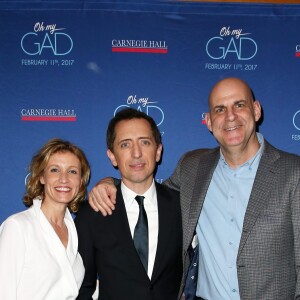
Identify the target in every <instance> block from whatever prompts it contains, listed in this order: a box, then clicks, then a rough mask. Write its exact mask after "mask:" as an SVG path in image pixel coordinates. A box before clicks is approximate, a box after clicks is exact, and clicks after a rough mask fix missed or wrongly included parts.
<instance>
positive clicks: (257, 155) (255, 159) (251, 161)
mask: <svg viewBox="0 0 300 300" xmlns="http://www.w3.org/2000/svg"><path fill="white" fill-rule="evenodd" d="M256 136H257V139H258V142H259V144H260V147H259V149H258V151H257V152H256V153H255V155H254V156H252V157H251V158H250V159H249V160H248V161H246V162H245V163H244V164H242V165H240V166H239V167H238V168H237V169H240V168H243V167H249V169H251V167H252V165H253V164H254V163H255V162H256V163H258V162H259V161H260V158H261V155H262V153H263V149H264V147H265V143H264V137H263V135H262V134H261V133H259V132H257V133H256ZM219 162H220V163H221V164H222V165H223V166H226V167H228V168H230V167H229V165H228V164H227V162H226V160H225V157H224V155H223V153H222V150H221V148H220V161H219ZM230 169H231V168H230Z"/></svg>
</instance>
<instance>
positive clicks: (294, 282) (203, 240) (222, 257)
mask: <svg viewBox="0 0 300 300" xmlns="http://www.w3.org/2000/svg"><path fill="white" fill-rule="evenodd" d="M260 117H261V106H260V103H259V102H258V101H257V100H256V99H254V95H253V93H252V91H251V89H250V87H249V86H248V84H247V83H246V82H244V81H243V80H240V79H238V78H226V79H223V80H221V81H219V82H218V83H217V84H216V85H215V86H214V87H213V88H212V90H211V92H210V95H209V113H207V115H206V122H207V127H208V129H209V130H210V131H211V132H212V133H213V135H214V137H215V138H216V139H217V141H218V143H219V147H218V148H215V149H199V150H194V151H191V152H188V153H186V154H185V155H184V156H183V157H182V158H181V159H180V161H179V163H178V165H177V167H176V169H175V171H174V173H173V174H172V176H171V177H170V178H169V179H167V180H166V181H165V182H164V184H165V185H167V186H168V187H171V188H173V189H176V190H178V191H179V192H180V201H181V209H182V219H183V238H184V240H183V254H184V259H185V261H184V272H185V273H186V272H187V268H188V265H189V259H188V255H187V250H188V248H189V246H190V244H191V241H192V238H193V234H194V231H196V234H197V237H198V245H199V269H198V282H197V283H198V284H197V291H196V295H197V298H196V299H208V300H220V299H222V300H223V299H224V300H225V299H242V300H248V299H249V300H253V299H255V300H269V299H276V300H292V299H300V157H299V156H297V155H293V154H289V153H286V152H283V151H280V150H278V149H276V148H274V147H273V146H271V145H270V144H269V143H268V142H267V141H266V140H265V139H264V138H263V136H262V134H260V133H257V132H256V123H257V122H258V121H259V119H260ZM103 186H105V187H106V189H107V191H108V195H109V196H110V197H111V198H112V199H113V198H114V196H113V191H114V187H113V185H111V184H104V185H103ZM103 186H102V188H101V189H103ZM94 189H95V190H93V191H92V193H91V194H90V198H91V199H90V202H91V204H93V203H94V204H93V205H94V208H96V209H97V207H98V208H99V205H100V204H101V201H100V203H98V204H95V203H96V198H95V197H94V196H95V195H96V194H95V192H97V193H99V191H98V189H100V186H98V187H97V188H94ZM108 199H109V198H108V197H107V196H105V197H102V201H107V202H106V208H107V207H112V206H111V205H112V204H111V202H110V201H108ZM112 203H113V202H112ZM95 206H96V207H95ZM102 209H103V207H102ZM107 212H108V213H111V211H110V210H109V209H108V210H107ZM183 285H184V281H183V282H182V286H181V291H182V290H183ZM180 293H181V292H180Z"/></svg>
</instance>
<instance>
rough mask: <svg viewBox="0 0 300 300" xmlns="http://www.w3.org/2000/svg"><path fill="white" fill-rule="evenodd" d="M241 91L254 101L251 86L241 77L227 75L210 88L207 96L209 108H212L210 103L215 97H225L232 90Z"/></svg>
mask: <svg viewBox="0 0 300 300" xmlns="http://www.w3.org/2000/svg"><path fill="white" fill-rule="evenodd" d="M237 90H239V91H242V92H243V94H244V96H245V97H246V99H247V100H249V101H254V100H255V99H254V98H253V93H252V91H251V88H250V87H249V85H248V84H247V82H245V81H244V80H242V79H239V78H235V77H229V78H225V79H222V80H220V81H218V82H217V83H216V84H215V85H214V86H213V87H212V89H211V91H210V94H209V96H208V105H209V108H210V110H211V109H212V103H213V100H214V99H215V98H219V97H221V98H227V97H230V95H232V93H233V92H234V91H237Z"/></svg>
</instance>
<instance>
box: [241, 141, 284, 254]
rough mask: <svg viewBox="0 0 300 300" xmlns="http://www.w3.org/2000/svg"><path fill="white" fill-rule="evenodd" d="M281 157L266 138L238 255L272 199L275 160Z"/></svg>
mask: <svg viewBox="0 0 300 300" xmlns="http://www.w3.org/2000/svg"><path fill="white" fill-rule="evenodd" d="M278 157H279V154H278V152H277V151H276V150H275V149H274V148H273V147H272V146H271V145H270V144H269V143H268V142H267V141H266V140H265V149H264V152H263V155H262V157H261V160H260V163H259V167H258V169H257V173H256V176H255V180H254V183H253V188H252V191H251V195H250V198H249V202H248V206H247V209H246V213H245V217H244V224H243V232H242V236H241V241H240V245H239V251H238V257H239V255H240V254H241V252H242V250H243V247H244V245H245V243H246V241H247V239H248V237H249V235H250V232H251V230H252V228H253V226H254V225H255V222H256V220H257V218H258V216H259V214H260V213H261V212H262V211H263V210H264V208H265V207H267V205H268V202H269V201H270V197H268V195H269V194H270V189H271V187H273V186H274V182H275V180H276V172H277V168H276V167H275V165H274V161H275V160H277V159H278Z"/></svg>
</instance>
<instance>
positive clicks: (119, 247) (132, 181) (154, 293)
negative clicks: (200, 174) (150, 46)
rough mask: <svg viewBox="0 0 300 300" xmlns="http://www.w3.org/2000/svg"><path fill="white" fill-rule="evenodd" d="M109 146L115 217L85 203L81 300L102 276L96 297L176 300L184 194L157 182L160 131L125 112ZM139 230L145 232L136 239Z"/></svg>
mask: <svg viewBox="0 0 300 300" xmlns="http://www.w3.org/2000/svg"><path fill="white" fill-rule="evenodd" d="M107 147H108V150H107V155H108V157H109V159H110V160H111V162H112V164H113V166H115V167H118V169H119V171H120V174H121V178H122V181H121V183H120V184H119V185H118V186H117V205H116V209H115V214H114V215H113V216H112V217H111V218H105V217H103V216H102V215H101V214H99V213H96V212H94V211H93V210H92V209H91V208H90V206H89V205H88V204H87V203H85V204H84V205H83V206H82V207H80V209H79V213H78V215H77V216H76V218H75V224H76V227H77V232H78V238H79V253H80V254H81V256H82V259H83V263H84V266H85V277H84V280H83V284H82V286H81V288H80V291H79V296H78V298H77V299H92V295H93V292H94V290H95V287H96V279H97V276H98V278H99V299H105V300H110V299H111V300H120V299H122V300H126V299H128V300H135V299H137V300H138V299H143V300H176V299H177V295H178V293H179V288H180V282H181V279H182V274H183V272H182V226H181V211H180V201H179V193H178V192H176V191H173V190H171V189H169V188H167V187H165V186H162V185H160V184H158V183H155V181H154V177H153V172H154V170H155V168H156V165H157V162H158V161H159V160H160V159H161V152H162V144H161V136H160V132H159V130H158V128H157V126H156V124H155V122H154V120H153V119H152V118H151V117H149V116H147V115H146V114H144V113H142V112H139V111H137V110H134V109H124V110H122V111H120V112H119V113H117V114H116V116H115V117H114V118H113V119H112V120H111V121H110V123H109V125H108V129H107ZM136 196H138V197H137V198H136ZM135 198H136V199H137V200H135ZM141 199H142V200H141ZM139 201H142V202H143V204H142V206H141V211H140V207H139V204H138V202H139ZM144 209H145V210H144ZM145 213H146V215H145ZM143 218H144V219H143ZM145 223H146V225H145ZM138 227H139V228H143V230H144V231H143V232H142V233H137V231H138V230H139V229H137V228H138ZM137 235H139V238H137ZM144 243H146V244H144ZM170 245H172V247H170ZM144 246H145V247H144Z"/></svg>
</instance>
